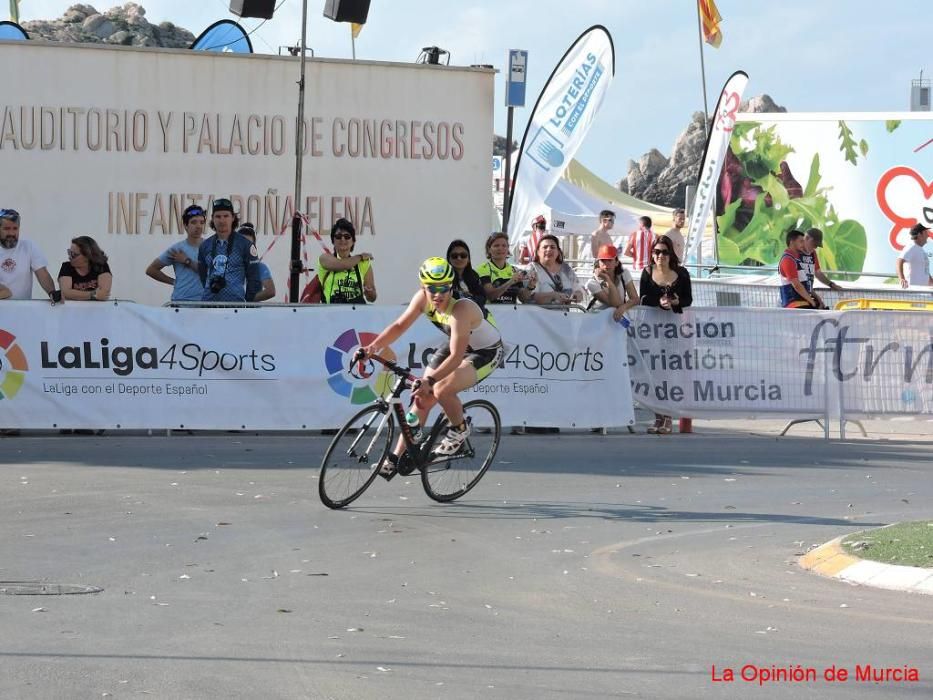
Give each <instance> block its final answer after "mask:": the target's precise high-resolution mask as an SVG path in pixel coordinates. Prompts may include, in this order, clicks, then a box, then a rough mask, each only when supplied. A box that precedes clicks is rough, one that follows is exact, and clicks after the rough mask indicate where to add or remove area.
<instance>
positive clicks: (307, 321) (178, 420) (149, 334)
mask: <svg viewBox="0 0 933 700" xmlns="http://www.w3.org/2000/svg"><path fill="white" fill-rule="evenodd" d="M400 311H401V308H400V307H395V308H392V307H388V308H387V307H364V308H359V309H352V308H350V307H303V308H297V309H296V308H289V307H271V308H241V309H232V308H231V309H222V308H214V309H201V308H181V309H169V308H153V307H147V306H143V305H138V304H131V303H118V304H109V303H108V304H90V303H87V304H84V303H70V304H65V305H60V306H55V307H51V306H49V305H48V303H45V302H38V301H36V302H5V303H4V304H3V316H2V319H0V427H2V428H91V429H101V428H110V429H113V428H136V429H139V428H156V429H168V428H191V429H257V430H301V429H312V428H334V427H339V426H340V425H341V423H343V421H344V420H346V419H347V418H349V417H350V416H351V415H352V414H353V413H355V412H356V411H358V410H359V409H360V408H362V407H363V406H364V405H366V404H368V403H370V402H372V401H373V400H374V399H375V398H376V395H377V392H380V391H382V390H383V389H384V388H385V387H386V384H387V382H388V381H389V379H388V378H387V377H386V376H383V375H381V374H376V375H374V376H372V377H368V378H366V379H357V378H354V377H353V376H352V375H351V374H350V373H349V372H348V369H349V366H350V358H351V357H352V355H353V352H354V351H355V350H356V348H357V347H359V345H360V344H366V343H368V342H370V341H371V340H372V339H373V338H374V337H375V335H376V334H377V333H379V332H380V331H381V330H382V329H383V328H384V327H385V326H386V325H388V324H389V323H390V322H391V321H392V320H394V318H395V317H396V316H397V315H398V314H399V313H400ZM494 313H495V317H496V321H497V323H498V325H499V327H500V329H502V332H503V337H504V339H505V341H506V344H507V347H506V352H505V355H504V359H503V365H502V366H501V367H500V368H499V369H498V370H496V371H495V372H493V374H492V375H490V376H489V377H488V378H487V379H486V380H485V381H484V382H482V383H481V384H479V385H478V386H476V387H474V388H473V389H472V390H469V391H467V392H464V394H463V395H462V396H463V398H464V400H469V399H473V398H480V397H482V398H487V399H489V400H491V401H492V402H493V403H494V404H496V406H497V407H498V409H499V412H500V414H501V415H502V420H503V425H506V426H508V425H521V424H529V425H537V426H556V427H597V426H621V425H630V424H631V423H633V422H634V416H633V408H632V396H631V392H630V381H629V377H628V369H627V367H626V365H625V353H624V348H625V344H624V333H623V332H622V329H621V327H620V326H619V325H618V324H615V323H613V322H612V319H611V316H610V315H609V314H581V313H576V314H565V313H562V312H558V311H547V310H543V309H536V308H520V309H515V308H513V307H500V308H495V310H494ZM442 342H446V338H444V337H443V336H442V335H441V334H440V333H439V332H438V331H437V330H436V329H435V328H434V327H433V326H431V325H430V324H429V323H428V322H427V321H426V320H420V321H418V322H417V323H416V324H415V325H414V326H413V327H412V328H411V330H410V331H409V332H408V333H407V334H406V335H405V336H404V337H403V338H402V339H401V340H399V341H398V342H397V343H396V344H395V346H394V348H393V349H394V350H395V352H396V353H397V356H398V360H399V362H400V363H401V364H403V365H411V366H412V369H413V371H414V373H415V374H417V375H420V374H421V373H422V372H423V367H424V365H425V363H426V362H427V358H428V357H430V355H431V353H432V352H433V349H434V348H437V347H438V346H439V345H440V343H442ZM581 389H582V390H581Z"/></svg>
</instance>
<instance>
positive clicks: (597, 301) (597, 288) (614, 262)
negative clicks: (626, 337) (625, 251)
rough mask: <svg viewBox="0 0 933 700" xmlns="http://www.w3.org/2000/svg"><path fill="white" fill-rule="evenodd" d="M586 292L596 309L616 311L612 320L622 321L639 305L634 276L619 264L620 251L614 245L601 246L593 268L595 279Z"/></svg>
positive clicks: (587, 286)
mask: <svg viewBox="0 0 933 700" xmlns="http://www.w3.org/2000/svg"><path fill="white" fill-rule="evenodd" d="M586 291H587V292H589V294H590V296H591V297H592V300H591V301H590V306H593V307H594V308H596V309H614V311H613V312H612V318H613V320H615V321H621V320H622V316H623V314H624V313H625V312H626V311H628V310H629V309H631V308H632V307H633V306H637V305H638V292H637V291H635V282H634V281H633V280H632V275H631V273H629V271H628V270H626V269H625V268H624V267H622V263H621V262H619V249H618V248H616V247H615V246H614V245H603V246H600V248H599V251H598V252H597V256H596V264H595V266H594V268H593V277H592V279H590V280H588V281H587V283H586Z"/></svg>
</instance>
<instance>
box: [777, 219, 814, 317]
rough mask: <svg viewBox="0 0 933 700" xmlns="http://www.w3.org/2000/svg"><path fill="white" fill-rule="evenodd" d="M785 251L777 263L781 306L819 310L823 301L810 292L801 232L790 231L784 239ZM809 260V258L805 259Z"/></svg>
mask: <svg viewBox="0 0 933 700" xmlns="http://www.w3.org/2000/svg"><path fill="white" fill-rule="evenodd" d="M784 242H785V244H786V245H787V250H785V251H784V254H783V255H782V256H781V261H780V262H779V263H778V272H779V273H780V275H781V306H783V307H784V308H785V309H821V308H823V301H822V300H821V299H820V298H819V297H817V296H816V295H815V294H813V292H812V287H811V286H810V278H809V277H808V276H807V268H806V264H805V261H804V256H806V250H805V246H806V242H805V241H804V234H803V232H802V231H798V230H796V229H791V230H790V231H788V232H787V235H786V236H785V237H784ZM806 259H807V260H809V257H807V258H806Z"/></svg>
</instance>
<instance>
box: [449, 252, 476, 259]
mask: <svg viewBox="0 0 933 700" xmlns="http://www.w3.org/2000/svg"><path fill="white" fill-rule="evenodd" d="M447 257H448V258H450V259H451V260H468V259H469V257H470V254H469V253H450V254H449V255H448V256H447Z"/></svg>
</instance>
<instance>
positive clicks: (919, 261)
mask: <svg viewBox="0 0 933 700" xmlns="http://www.w3.org/2000/svg"><path fill="white" fill-rule="evenodd" d="M929 237H930V229H929V227H927V226H924V225H923V224H915V225H914V226H913V228H911V229H910V244H909V245H907V246H905V248H904V249H903V250H902V251H901V252H900V254H899V255H898V256H897V260H896V261H895V265H896V266H897V278H898V279H899V280H900V281H901V287H903V288H904V289H907V287H908V286H910V287H928V286H933V276H931V275H930V259H929V258H928V257H927V255H926V253H925V252H923V246H925V245H926V242H927V239H929ZM904 263H907V272H906V274H905V273H904Z"/></svg>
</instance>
